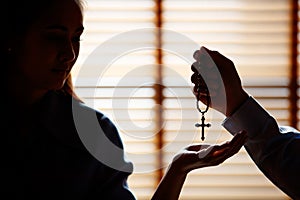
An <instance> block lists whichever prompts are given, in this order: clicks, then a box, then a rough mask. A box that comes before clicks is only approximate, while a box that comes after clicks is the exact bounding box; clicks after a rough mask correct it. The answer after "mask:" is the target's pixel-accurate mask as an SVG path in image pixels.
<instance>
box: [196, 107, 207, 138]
mask: <svg viewBox="0 0 300 200" xmlns="http://www.w3.org/2000/svg"><path fill="white" fill-rule="evenodd" d="M204 122H205V117H204V113H202V117H201V124H199V123H196V124H195V126H196V127H201V130H202V134H201V140H202V141H204V139H205V137H204V128H205V127H207V128H209V127H210V126H211V124H210V123H207V124H205V123H204Z"/></svg>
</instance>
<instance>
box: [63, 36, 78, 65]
mask: <svg viewBox="0 0 300 200" xmlns="http://www.w3.org/2000/svg"><path fill="white" fill-rule="evenodd" d="M75 58H76V53H75V50H74V46H73V43H72V41H68V42H65V43H64V44H63V46H62V50H61V52H60V61H61V62H63V63H68V62H73V61H74V60H75Z"/></svg>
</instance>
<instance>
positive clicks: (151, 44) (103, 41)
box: [72, 0, 291, 200]
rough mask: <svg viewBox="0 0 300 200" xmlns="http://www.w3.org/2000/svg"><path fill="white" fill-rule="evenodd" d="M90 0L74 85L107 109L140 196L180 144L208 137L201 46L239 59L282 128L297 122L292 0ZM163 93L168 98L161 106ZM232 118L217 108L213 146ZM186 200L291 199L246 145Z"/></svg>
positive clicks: (202, 175) (192, 184)
mask: <svg viewBox="0 0 300 200" xmlns="http://www.w3.org/2000/svg"><path fill="white" fill-rule="evenodd" d="M86 2H87V5H86V10H85V19H84V20H85V21H84V23H85V29H86V30H85V33H84V35H83V37H82V39H83V40H82V47H81V53H80V56H79V58H78V61H77V63H76V65H75V67H74V70H73V71H72V75H73V77H74V85H75V88H76V92H77V93H78V95H79V96H80V97H81V98H82V99H83V100H84V101H85V102H86V103H87V104H88V105H91V106H92V107H94V108H96V109H98V110H100V111H101V112H103V113H104V114H106V115H108V116H109V117H110V118H111V119H112V121H114V122H115V124H116V126H117V128H118V129H119V131H120V135H121V138H122V140H123V142H124V148H125V152H126V155H127V156H128V158H129V159H130V160H131V161H133V164H134V168H135V170H134V173H133V174H132V176H130V178H129V186H130V188H131V189H132V191H133V192H134V193H135V195H136V196H137V198H138V199H139V200H140V199H141V200H142V199H150V197H151V195H152V194H153V192H154V190H155V188H156V186H157V183H158V182H157V181H158V179H159V176H160V174H161V173H162V174H163V173H164V170H165V167H166V166H167V165H168V164H169V163H170V161H171V159H172V158H173V156H174V155H175V153H176V152H177V151H178V150H180V149H181V148H183V147H184V146H186V145H187V144H190V143H196V142H202V141H201V140H200V133H199V130H197V129H196V128H195V126H194V124H195V123H196V122H198V121H199V117H200V116H199V113H198V112H197V111H196V107H195V106H196V104H195V98H194V96H193V94H192V84H191V83H190V75H191V70H190V65H191V64H192V63H191V62H192V60H193V59H192V55H193V52H194V51H195V50H196V49H198V48H200V46H201V45H204V46H206V47H208V48H210V49H215V50H218V51H220V52H221V53H222V54H224V55H226V56H228V57H229V58H230V59H232V60H233V61H234V63H235V64H236V67H237V69H238V72H239V74H240V76H241V78H242V82H243V84H244V86H245V88H246V89H247V91H249V93H250V94H252V95H253V96H254V97H255V98H257V99H258V100H259V102H260V103H261V104H262V105H263V106H265V108H266V109H268V111H269V112H270V113H271V114H272V115H273V116H274V117H275V118H276V119H278V122H279V123H280V124H282V125H288V124H289V99H288V97H289V92H290V91H289V78H290V74H289V70H290V67H291V61H290V56H291V51H290V45H291V38H290V35H291V29H290V23H291V15H290V12H291V4H290V1H289V0H263V1H262V0H200V1H199V0H186V1H180V0H164V1H153V0H126V1H121V0H86ZM158 5H159V6H158ZM159 8H161V11H162V12H161V13H160V16H158V12H157V9H159ZM158 18H159V19H161V24H160V25H161V27H160V29H159V28H157V27H156V26H157V20H158ZM159 39H160V40H159ZM158 41H161V43H159V42H158ZM157 48H161V49H160V51H158V49H157ZM158 52H161V53H162V54H161V55H160V54H159V53H158ZM158 57H160V58H158ZM159 72H161V74H159ZM160 84H161V85H163V87H158V86H159V85H160ZM158 90H161V94H160V93H159V91H158ZM158 95H159V96H160V97H158ZM157 98H162V99H163V100H162V105H158V104H157V101H156V99H157ZM160 110H161V111H162V112H161V113H160V112H159V111H160ZM160 117H161V118H160ZM223 119H224V117H223V116H222V115H220V113H218V112H216V111H213V110H211V109H210V110H209V112H208V114H207V122H210V123H211V124H212V126H211V127H210V128H209V129H206V140H205V143H222V142H223V141H225V140H228V139H230V138H231V136H230V134H229V133H228V132H227V131H226V130H224V129H223V128H222V126H221V123H222V120H223ZM161 131H162V132H161ZM159 134H162V135H159ZM160 137H161V138H160ZM159 138H160V139H159ZM159 142H161V144H160V145H158V143H159ZM159 146H160V148H158V147H159ZM160 161H162V163H160ZM161 164H162V166H161V167H162V168H159V166H160V165H161ZM180 199H186V200H192V199H231V200H232V199H249V200H251V199H272V200H275V199H288V197H287V196H286V195H285V194H283V193H282V192H281V191H279V190H278V189H277V188H276V187H275V186H273V184H272V183H270V181H269V180H267V179H266V178H265V177H264V176H263V175H262V174H261V172H260V171H259V170H258V169H257V167H256V166H255V165H254V164H253V162H252V160H251V159H250V158H249V156H248V154H247V153H246V151H245V150H244V149H242V150H241V151H240V152H239V153H238V154H237V155H235V156H234V157H232V158H230V159H228V160H227V161H225V163H223V164H222V165H220V166H217V167H209V168H205V169H199V170H195V171H194V172H192V173H190V175H189V176H188V178H187V180H186V182H185V185H184V188H183V190H182V193H181V196H180Z"/></svg>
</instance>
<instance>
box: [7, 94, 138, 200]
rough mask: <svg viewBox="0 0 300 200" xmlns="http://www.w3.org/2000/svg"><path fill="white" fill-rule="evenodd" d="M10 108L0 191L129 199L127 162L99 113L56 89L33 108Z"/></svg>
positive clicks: (115, 135) (41, 196)
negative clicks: (27, 109) (19, 111)
mask: <svg viewBox="0 0 300 200" xmlns="http://www.w3.org/2000/svg"><path fill="white" fill-rule="evenodd" d="M12 111H13V114H11V113H10V114H8V116H7V117H6V119H5V120H4V127H5V129H6V130H5V131H3V132H2V134H3V137H2V139H3V141H2V142H1V144H2V146H1V151H2V152H1V155H2V162H1V163H3V164H2V170H1V174H2V175H3V176H2V180H1V182H2V191H3V192H2V194H6V195H8V196H9V197H11V198H10V199H84V200H88V199H116V200H119V199H125V200H127V199H128V200H129V199H135V197H134V195H133V194H132V192H131V191H130V190H129V189H128V186H127V178H128V176H129V175H130V174H131V173H132V171H133V165H132V163H131V162H128V161H126V160H125V157H124V151H123V144H122V141H121V139H120V136H119V133H118V131H117V129H116V127H115V126H114V125H113V123H112V122H111V121H110V120H109V119H108V118H107V117H106V116H105V115H103V114H102V113H100V112H99V111H96V110H94V109H91V108H89V107H87V106H86V105H84V104H83V103H81V102H79V101H77V100H75V99H74V98H72V97H71V96H68V95H65V94H61V93H57V92H50V93H49V94H47V95H46V96H45V98H44V99H43V100H42V101H41V102H40V103H39V105H37V107H36V109H35V111H34V112H28V113H26V114H24V113H21V114H20V113H18V111H16V110H14V109H12ZM82 116H83V117H82ZM93 120H95V121H96V122H97V123H96V124H95V123H91V121H93ZM99 130H100V131H99ZM94 136H96V137H94ZM14 197H15V198H14ZM6 199H7V198H6Z"/></svg>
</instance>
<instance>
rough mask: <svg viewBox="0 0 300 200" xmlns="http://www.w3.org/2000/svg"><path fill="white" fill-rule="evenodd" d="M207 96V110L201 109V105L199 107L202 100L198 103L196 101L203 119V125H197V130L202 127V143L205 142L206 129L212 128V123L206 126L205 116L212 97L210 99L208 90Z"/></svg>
mask: <svg viewBox="0 0 300 200" xmlns="http://www.w3.org/2000/svg"><path fill="white" fill-rule="evenodd" d="M206 96H207V104H206V108H205V110H201V109H200V105H199V103H200V100H199V99H197V101H196V106H197V110H198V111H199V112H200V113H201V115H202V117H201V123H196V124H195V126H196V127H197V128H199V127H201V140H202V141H204V139H205V136H204V128H205V127H207V128H209V127H210V126H211V124H210V123H207V124H205V116H204V114H205V113H206V112H207V111H208V108H209V104H210V97H209V94H208V90H206Z"/></svg>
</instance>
